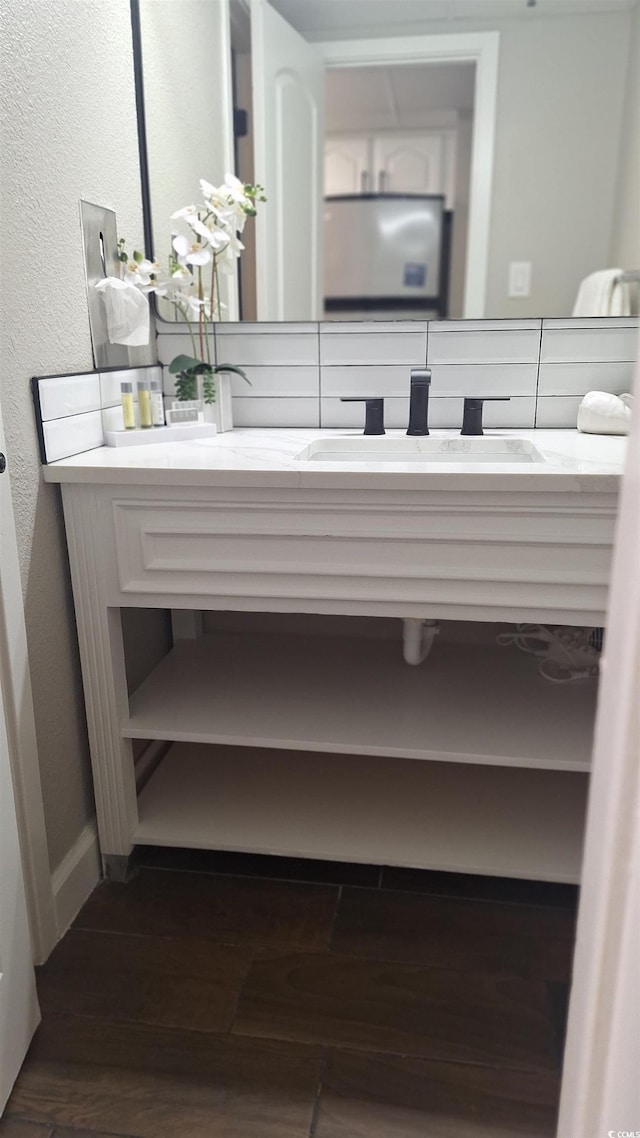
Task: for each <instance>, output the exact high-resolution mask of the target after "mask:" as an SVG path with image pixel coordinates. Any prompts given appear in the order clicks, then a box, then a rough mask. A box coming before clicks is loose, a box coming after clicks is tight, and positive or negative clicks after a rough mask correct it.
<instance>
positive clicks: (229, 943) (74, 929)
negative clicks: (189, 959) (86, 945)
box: [35, 924, 253, 1138]
mask: <svg viewBox="0 0 640 1138" xmlns="http://www.w3.org/2000/svg"><path fill="white" fill-rule="evenodd" d="M69 933H92V934H94V935H95V936H105V937H111V936H114V937H116V936H122V937H125V936H126V937H135V939H136V940H169V941H175V940H182V941H196V942H198V941H200V942H201V943H202V944H215V945H216V946H217V947H218V948H242V947H243V946H242V945H241V944H239V943H238V942H237V941H233V940H212V938H211V937H208V936H196V935H195V934H194V933H184V932H180V933H161V932H148V931H147V932H141V933H139V932H134V931H133V930H129V929H127V930H125V929H102V928H96V927H95V926H93V925H78V924H73V925H71V927H70V928H68V929H67V931H66V933H65V934H64V936H62V937H61V938H60V940H59V941H58V943H57V944H56V946H55V948H53V949H52V951H51V956H53V953H54V952H55V950H56V949H57V948H58V947H59V945H61V944H62V943H63V941H64V940H65V939H66V937H67V936H68V935H69ZM249 947H250V948H253V946H249ZM47 964H48V959H47V960H45V962H44V964H36V966H35V967H36V971H37V970H39V969H42V968H46V967H47ZM125 1138H126V1136H125Z"/></svg>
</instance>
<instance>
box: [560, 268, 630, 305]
mask: <svg viewBox="0 0 640 1138" xmlns="http://www.w3.org/2000/svg"><path fill="white" fill-rule="evenodd" d="M621 276H622V269H601V270H600V271H599V272H597V273H591V274H590V275H589V276H588V277H585V278H584V280H583V282H582V284H581V285H580V288H579V289H578V295H577V297H576V302H575V304H574V306H573V312H572V316H629V315H630V314H631V293H630V291H629V286H628V284H626V283H625V282H624V281H622V280H620V277H621Z"/></svg>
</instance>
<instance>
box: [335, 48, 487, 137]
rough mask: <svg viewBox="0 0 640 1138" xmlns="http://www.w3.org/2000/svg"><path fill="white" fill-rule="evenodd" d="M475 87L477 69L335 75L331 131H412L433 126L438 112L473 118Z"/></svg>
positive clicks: (452, 66)
mask: <svg viewBox="0 0 640 1138" xmlns="http://www.w3.org/2000/svg"><path fill="white" fill-rule="evenodd" d="M474 86H475V67H474V65H473V64H472V63H448V64H436V65H434V64H421V65H415V66H414V65H413V64H411V65H406V64H405V65H402V66H397V67H356V68H335V69H331V70H329V71H328V72H327V82H326V100H325V113H326V129H327V131H329V132H330V133H332V132H335V131H345V130H361V129H367V128H369V127H371V128H375V129H377V130H398V129H400V130H402V129H405V130H411V129H417V128H419V127H424V126H427V125H429V123H428V117H429V116H433V115H434V114H435V113H436V112H441V111H447V112H452V111H455V112H458V114H460V113H462V114H470V113H471V111H472V110H473V100H474ZM440 125H444V124H443V123H441V124H440Z"/></svg>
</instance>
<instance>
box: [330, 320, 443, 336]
mask: <svg viewBox="0 0 640 1138" xmlns="http://www.w3.org/2000/svg"><path fill="white" fill-rule="evenodd" d="M427 324H428V321H426V320H323V321H322V322H321V323H320V333H321V335H327V336H332V335H340V336H341V335H344V334H345V333H348V332H355V333H359V334H360V335H364V334H366V335H367V336H369V335H377V334H378V333H379V332H388V333H391V335H405V334H406V333H407V332H426V331H427Z"/></svg>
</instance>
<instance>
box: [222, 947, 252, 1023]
mask: <svg viewBox="0 0 640 1138" xmlns="http://www.w3.org/2000/svg"><path fill="white" fill-rule="evenodd" d="M257 952H258V949H257V948H256V947H254V948H253V949H251V951H250V954H249V961H248V963H247V967H246V970H245V973H244V976H243V978H242V980H241V982H240V984H239V985H238V991H237V994H236V998H235V1001H234V1006H233V1013H232V1015H231V1018H230V1020H229V1026H228V1028H227V1034H228V1035H232V1034H233V1026H234V1024H235V1022H236V1017H237V1015H238V1010H239V1008H240V1002H241V999H242V996H243V994H244V989H245V985H246V983H247V980H248V978H249V975H250V973H251V969H252V967H253V965H254V963H255V960H256V953H257Z"/></svg>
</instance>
